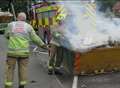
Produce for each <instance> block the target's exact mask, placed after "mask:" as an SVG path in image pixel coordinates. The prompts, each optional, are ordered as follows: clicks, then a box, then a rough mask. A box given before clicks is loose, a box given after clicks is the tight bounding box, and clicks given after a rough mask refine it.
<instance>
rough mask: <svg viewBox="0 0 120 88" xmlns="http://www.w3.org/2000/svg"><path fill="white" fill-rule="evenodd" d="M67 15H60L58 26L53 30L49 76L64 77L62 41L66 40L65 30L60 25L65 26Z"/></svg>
mask: <svg viewBox="0 0 120 88" xmlns="http://www.w3.org/2000/svg"><path fill="white" fill-rule="evenodd" d="M65 17H66V14H59V15H58V16H57V17H56V21H57V23H58V25H56V26H55V27H53V28H51V34H52V39H51V41H50V59H49V62H48V74H50V75H51V74H53V73H55V74H58V75H62V74H63V73H62V71H61V64H62V61H63V47H62V46H61V43H60V42H61V40H62V39H63V38H64V37H63V36H64V28H63V27H62V26H61V27H60V25H62V24H63V22H64V20H65Z"/></svg>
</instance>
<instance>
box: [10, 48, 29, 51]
mask: <svg viewBox="0 0 120 88" xmlns="http://www.w3.org/2000/svg"><path fill="white" fill-rule="evenodd" d="M8 49H9V50H10V51H15V50H23V51H29V49H28V48H20V49H19V48H15V49H13V48H8Z"/></svg>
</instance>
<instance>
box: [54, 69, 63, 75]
mask: <svg viewBox="0 0 120 88" xmlns="http://www.w3.org/2000/svg"><path fill="white" fill-rule="evenodd" d="M54 72H55V74H56V75H63V72H62V70H61V68H60V67H55V69H54Z"/></svg>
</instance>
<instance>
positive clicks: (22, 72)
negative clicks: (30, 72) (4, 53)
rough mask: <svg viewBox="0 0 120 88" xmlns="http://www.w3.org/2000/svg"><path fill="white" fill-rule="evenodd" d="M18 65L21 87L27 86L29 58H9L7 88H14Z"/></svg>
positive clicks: (6, 75)
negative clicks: (15, 72)
mask: <svg viewBox="0 0 120 88" xmlns="http://www.w3.org/2000/svg"><path fill="white" fill-rule="evenodd" d="M16 63H17V65H18V76H19V77H18V78H19V85H26V83H27V65H28V57H27V58H14V57H8V58H7V60H6V72H5V87H6V88H12V86H13V79H14V71H15V67H16Z"/></svg>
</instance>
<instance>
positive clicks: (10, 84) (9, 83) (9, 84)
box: [5, 82, 13, 86]
mask: <svg viewBox="0 0 120 88" xmlns="http://www.w3.org/2000/svg"><path fill="white" fill-rule="evenodd" d="M5 85H6V86H12V85H13V82H5Z"/></svg>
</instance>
